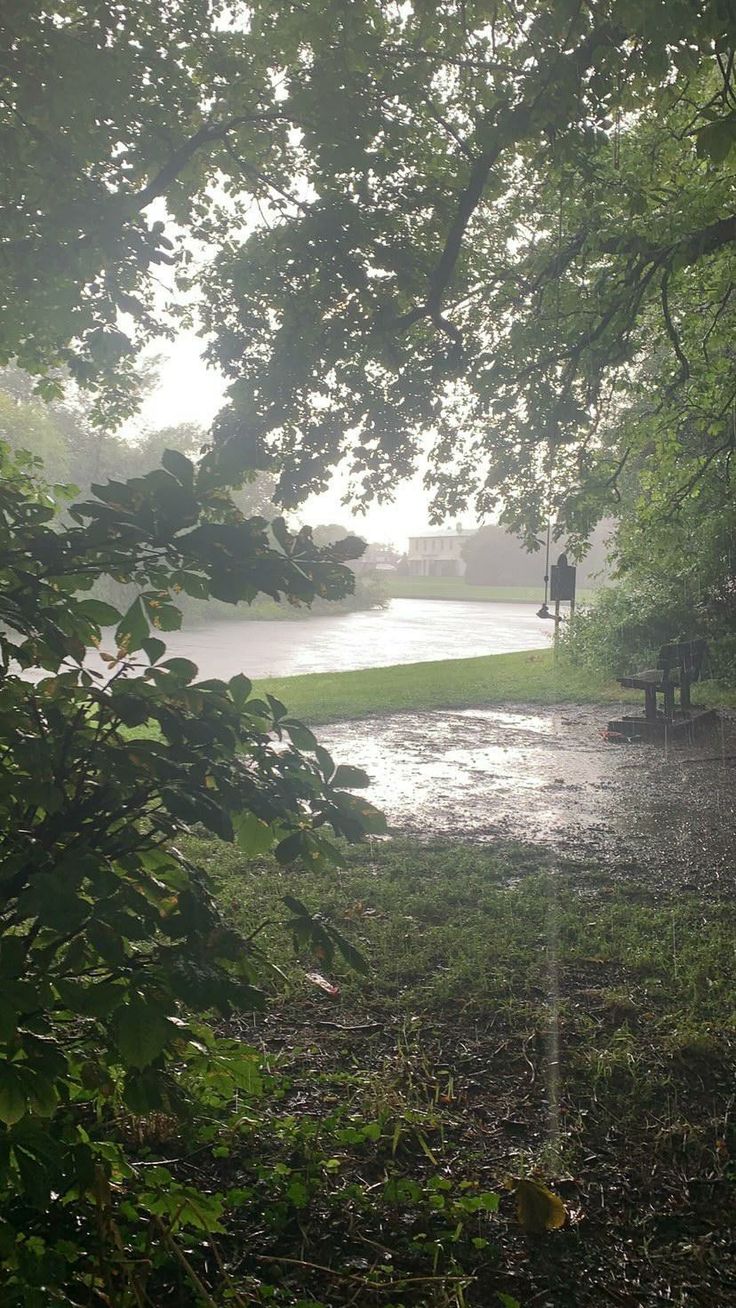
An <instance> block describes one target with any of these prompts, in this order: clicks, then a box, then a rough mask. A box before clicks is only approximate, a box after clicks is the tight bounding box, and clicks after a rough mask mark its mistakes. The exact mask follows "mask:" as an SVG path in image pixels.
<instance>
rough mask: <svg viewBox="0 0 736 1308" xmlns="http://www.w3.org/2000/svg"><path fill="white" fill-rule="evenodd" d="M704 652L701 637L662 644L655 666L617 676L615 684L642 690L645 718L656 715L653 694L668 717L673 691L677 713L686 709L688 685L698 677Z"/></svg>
mask: <svg viewBox="0 0 736 1308" xmlns="http://www.w3.org/2000/svg"><path fill="white" fill-rule="evenodd" d="M707 652H708V644H707V641H705V640H683V641H679V642H677V643H676V644H672V645H663V646H662V648H661V650H660V651H659V656H658V658H657V666H656V668H650V669H648V670H647V671H645V672H635V673H634V674H633V675H632V676H630V677H619V679H618V681H619V685H620V686H624V687H625V688H626V689H627V690H643V691H644V717H645V719H646V720H647V721H648V722H656V721H657V718H658V709H657V695H658V694H661V695H662V696H663V699H664V706H663V711H664V719H665V721H672V720H673V719H674V717H675V713H676V709H675V691H676V690H679V692H680V714H679V715H680V716H681V717H687V716H688V715H689V713H690V709H691V707H692V706H691V702H690V687H691V686H692V685H693V684H694V682H696V681H699V680H700V677H701V675H702V672H703V663H704V660H705V656H706V654H707Z"/></svg>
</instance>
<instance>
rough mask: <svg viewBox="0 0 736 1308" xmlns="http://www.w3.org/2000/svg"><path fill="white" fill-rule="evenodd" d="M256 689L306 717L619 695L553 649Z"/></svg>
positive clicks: (326, 675)
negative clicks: (556, 656)
mask: <svg viewBox="0 0 736 1308" xmlns="http://www.w3.org/2000/svg"><path fill="white" fill-rule="evenodd" d="M257 690H258V692H259V693H263V692H265V691H268V692H269V693H270V694H272V695H275V696H276V697H277V698H278V699H281V700H283V701H284V703H286V704H288V706H289V711H290V712H291V713H293V714H294V715H295V716H296V717H299V718H302V719H304V720H306V721H308V722H311V723H320V722H336V721H339V720H341V719H347V718H362V717H367V716H370V715H371V714H383V713H399V712H404V711H415V712H416V711H420V710H422V709H442V708H448V709H450V708H452V709H456V708H474V707H478V706H481V705H484V704H501V703H517V704H518V703H523V704H556V703H559V702H562V701H567V702H569V703H578V704H584V703H585V704H587V703H595V702H599V701H602V700H604V701H618V702H620V701H621V698H622V691H621V689H620V687H619V686H618V685H617V684H616V683H615V682H611V681H607V680H605V679H604V678H603V677H597V676H595V675H594V674H592V673H591V672H590V671H589V670H587V669H581V668H574V667H572V666H571V665H570V664H569V663H568V662H567V661H566V660H565V659H563V658H560V659H558V660H557V661H555V658H554V654H553V651H552V650H551V649H546V650H531V651H529V650H523V651H521V652H519V653H514V654H491V655H488V656H487V657H481V658H472V659H444V660H441V661H436V662H431V663H405V664H398V665H395V666H393V667H388V668H365V669H360V670H358V671H355V672H313V673H308V674H306V675H304V676H299V677H278V678H271V679H270V680H268V681H262V682H260V683H259V684H258V686H257Z"/></svg>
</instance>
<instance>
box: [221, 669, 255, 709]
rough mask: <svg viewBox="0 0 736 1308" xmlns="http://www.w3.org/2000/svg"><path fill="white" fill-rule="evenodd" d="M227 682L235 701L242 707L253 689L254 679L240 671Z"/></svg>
mask: <svg viewBox="0 0 736 1308" xmlns="http://www.w3.org/2000/svg"><path fill="white" fill-rule="evenodd" d="M227 684H228V688H229V690H230V694H231V696H232V698H233V702H234V703H235V705H236V706H237V707H238V708H239V709H242V708H243V707H244V705H245V704H246V702H247V700H248V696H249V695H250V693H251V691H252V689H253V683H252V681H249V680H248V678H247V677H245V676H243V673H242V672H238V673H237V674H236V675H235V676H234V677H231V678H230V680H229V682H228V683H227Z"/></svg>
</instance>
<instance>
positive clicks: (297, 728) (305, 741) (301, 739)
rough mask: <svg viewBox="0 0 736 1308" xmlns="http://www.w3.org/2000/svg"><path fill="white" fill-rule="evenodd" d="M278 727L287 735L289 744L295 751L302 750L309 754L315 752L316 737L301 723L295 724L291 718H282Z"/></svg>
mask: <svg viewBox="0 0 736 1308" xmlns="http://www.w3.org/2000/svg"><path fill="white" fill-rule="evenodd" d="M280 725H281V726H282V727H283V729H284V731H287V732H288V733H289V738H290V740H291V743H292V745H294V746H295V747H296V748H297V749H304V750H307V751H308V752H309V753H313V752H314V750H316V748H317V739H316V736H315V735H314V733H313V732H311V731H310V730H309V727H305V725H304V723H303V722H296V721H295V720H294V719H293V718H284V719H283V721H282V722H281V724H280Z"/></svg>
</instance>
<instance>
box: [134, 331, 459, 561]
mask: <svg viewBox="0 0 736 1308" xmlns="http://www.w3.org/2000/svg"><path fill="white" fill-rule="evenodd" d="M151 352H152V353H156V354H159V355H160V356H161V358H162V364H161V371H160V375H159V384H158V386H157V387H156V389H155V390H154V391H153V392H152V394H151V395H150V396H149V397H148V399H147V400H146V402H145V403H144V405H143V408H142V410H141V413H140V415H139V417H138V418H137V419H136V420H135V423H134V424H131V428H132V429H135V428H138V429H140V427H141V426H145V427H148V428H151V429H155V428H160V427H174V426H177V425H178V424H179V423H181V422H198V423H201V424H202V426H203V427H208V426H209V424H210V422H211V421H212V419H213V417H214V416H215V414H216V412H217V410H218V409H219V408H220V405H221V403H222V397H223V394H224V390H225V382H224V380H223V379H222V377H220V376H219V375H218V373H216V372H214V371H213V370H212V369H211V368H207V367H206V366H205V363H204V360H203V359H202V342H201V340H199V339H198V337H197V336H196V335H195V334H194V333H193V332H188V333H186V332H185V333H182V334H181V335H180V336H179V337H178V338H177V340H176V341H174V342H171V343H169V342H161V343H160V344H157V345H156V346H155V348H152V350H151ZM342 494H343V488H341V487H340V485H339V483H338V482H337V480H336V483H335V486H334V488H333V489H332V490H331V491H329V492H327V493H326V494H324V495H315V496H312V497H311V498H310V499H309V500H307V501H306V503H305V505H304V508H303V510H302V512H301V514H300V515H299V516H300V518H301V519H302V520H303V521H304V522H307V523H309V524H310V525H312V526H316V525H317V523H326V522H339V523H341V524H343V525H344V526H345V527H347V528H350V529H352V530H354V531H356V532H357V533H358V534H359V535H361V536H366V537H367V538H368V539H369V540H372V541H382V542H386V543H392V544H395V545H396V546H397V547H398V548H399V549H401V550H403V549H405V548H406V543H407V539H408V537H409V536H412V535H416V534H418V533H420V532H422V531H424V530H426V529H427V527H428V525H429V519H428V515H427V493H426V491H425V490H424V488H423V486H422V484H421V480H420V479H415V480H414V481H411V482H405V483H403V484H402V485H401V486H400V487H399V488H398V491H397V495H396V499H395V501H394V503H393V504H390V505H389V504H387V505H383V506H381V505H376V506H374V507H373V508H371V509H369V510H368V512H367V513H366V514H364V515H361V514H357V513H355V512H353V511H351V510H350V509H347V508H344V507H343V505H342V504H341V502H340V501H341V497H342ZM448 525H451V526H453V527H454V525H455V524H454V522H453V523H452V524H448ZM463 525H464V526H473V525H474V524H473V523H472V521H471V516H470V515H469V514H466V517H465V521H464V523H463Z"/></svg>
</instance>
